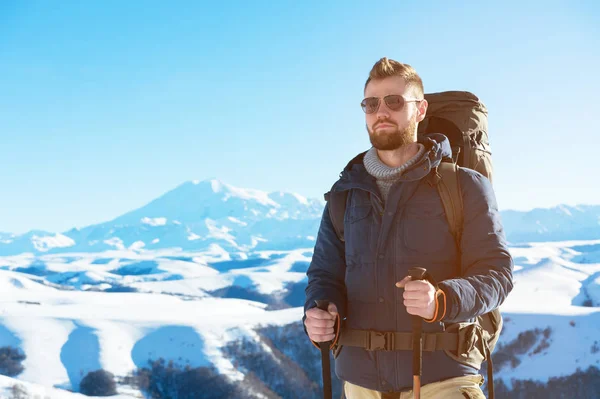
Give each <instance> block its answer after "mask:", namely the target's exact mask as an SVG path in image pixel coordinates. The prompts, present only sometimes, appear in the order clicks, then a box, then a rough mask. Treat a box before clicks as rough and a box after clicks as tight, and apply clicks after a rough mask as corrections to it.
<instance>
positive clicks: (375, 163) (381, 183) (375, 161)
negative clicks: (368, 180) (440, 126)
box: [363, 143, 425, 202]
mask: <svg viewBox="0 0 600 399" xmlns="http://www.w3.org/2000/svg"><path fill="white" fill-rule="evenodd" d="M417 145H418V146H419V150H418V152H417V154H416V155H415V156H414V157H412V158H411V159H409V160H408V161H407V162H406V163H404V164H403V165H400V166H399V167H397V168H390V167H389V166H387V165H386V164H384V163H383V162H381V160H380V159H379V156H378V155H377V150H376V149H375V147H371V149H369V150H368V151H367V153H366V154H365V157H364V160H363V163H364V165H365V168H366V169H367V172H369V174H370V175H371V176H373V177H374V178H375V179H377V186H378V187H379V190H380V191H381V195H382V196H383V201H384V202H385V201H386V200H387V196H388V193H389V191H390V188H391V187H392V185H393V184H394V183H396V182H397V181H399V180H400V177H401V176H402V173H403V172H404V171H405V170H407V169H408V168H410V167H411V166H412V165H414V164H415V163H416V162H417V161H418V160H419V159H421V157H422V156H423V154H424V153H425V146H424V145H423V144H421V143H418V144H417Z"/></svg>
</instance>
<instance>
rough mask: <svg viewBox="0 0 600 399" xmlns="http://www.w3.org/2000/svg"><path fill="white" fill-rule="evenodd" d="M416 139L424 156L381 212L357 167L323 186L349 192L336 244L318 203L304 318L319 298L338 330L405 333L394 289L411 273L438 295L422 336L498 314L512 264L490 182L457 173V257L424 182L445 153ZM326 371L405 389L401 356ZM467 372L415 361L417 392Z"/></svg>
mask: <svg viewBox="0 0 600 399" xmlns="http://www.w3.org/2000/svg"><path fill="white" fill-rule="evenodd" d="M419 140H420V142H422V143H423V144H425V146H426V148H427V151H426V152H425V154H424V156H423V157H422V158H421V159H420V160H419V161H418V162H417V163H416V164H415V165H414V166H413V167H411V168H410V169H409V170H408V171H406V172H405V173H404V174H403V177H402V179H401V181H400V182H398V183H396V184H394V185H393V186H392V188H391V189H390V192H389V195H388V199H387V201H386V203H385V206H382V204H383V201H382V198H381V194H380V192H379V189H378V187H377V184H376V180H375V179H374V178H373V177H372V176H371V175H369V174H368V173H367V171H366V169H365V167H364V165H363V164H362V163H355V164H353V165H350V166H349V167H347V168H346V169H345V170H344V171H343V172H342V174H341V176H340V179H339V180H338V181H337V182H336V183H335V184H334V185H333V187H332V190H333V191H342V190H349V195H348V202H347V209H346V214H345V219H344V229H345V243H344V242H342V241H340V240H339V239H338V237H337V236H336V233H335V230H334V228H333V225H332V223H331V219H330V217H329V214H328V204H327V205H326V207H325V210H324V212H323V217H322V221H321V225H320V228H319V232H318V237H317V241H316V244H315V248H314V254H313V257H312V261H311V264H310V266H309V268H308V271H307V276H308V286H307V288H306V303H305V311H306V310H308V309H310V308H312V307H314V306H315V303H314V301H315V300H317V299H326V300H329V301H331V302H333V303H335V304H336V306H337V308H338V311H339V314H340V316H341V318H342V320H343V322H342V323H343V324H345V326H346V327H347V328H351V329H361V330H377V331H404V332H410V331H411V315H409V314H408V313H407V312H406V308H405V306H404V304H403V293H404V290H403V289H399V288H397V287H396V286H395V283H396V282H397V281H400V280H402V278H404V277H405V276H406V275H407V273H408V269H410V268H411V267H415V266H420V267H424V268H426V269H427V270H428V271H429V273H430V274H431V276H432V277H433V278H434V279H435V280H436V281H437V282H438V283H439V288H440V289H442V290H443V291H444V293H445V294H446V298H447V306H446V315H445V317H444V318H443V319H442V320H441V321H440V322H434V323H423V332H440V331H443V326H444V323H453V322H461V321H469V320H473V319H474V318H475V317H477V316H478V315H481V314H484V313H487V312H489V311H490V310H492V309H494V308H496V307H498V306H499V305H501V304H502V303H503V301H504V300H505V298H506V296H507V295H508V293H509V292H510V291H511V290H512V287H513V283H512V270H513V261H512V258H511V255H510V253H509V251H508V247H507V242H506V240H505V234H504V231H503V227H502V223H501V220H500V213H499V211H498V207H497V203H496V198H495V195H494V191H493V189H492V186H491V183H490V181H489V180H488V179H487V178H485V177H484V176H483V175H481V174H480V173H478V172H476V171H473V170H471V169H462V168H461V169H460V170H459V182H460V186H461V192H462V196H463V203H464V224H463V231H462V241H461V243H460V249H459V248H457V245H456V242H455V240H454V237H453V235H452V233H451V232H450V230H449V226H448V223H447V220H446V216H445V213H444V208H443V205H442V202H441V199H440V197H439V194H438V192H437V189H436V188H435V187H432V186H431V185H429V184H428V183H427V181H428V179H424V178H425V177H426V176H427V175H428V174H429V172H430V171H431V169H432V168H433V167H435V166H437V165H439V163H440V161H441V159H442V157H445V156H451V149H450V144H449V142H448V139H447V138H446V137H445V136H443V135H440V134H432V135H428V136H426V137H421V138H420V139H419ZM459 262H462V270H465V273H464V275H461V272H460V270H461V264H460V263H459ZM305 317H306V316H305ZM305 317H304V318H305ZM335 362H336V363H335V369H336V374H337V376H338V377H339V378H340V379H342V380H345V381H349V382H351V383H353V384H357V385H360V386H363V387H366V388H369V389H374V390H378V391H390V390H391V391H401V390H406V389H411V388H412V352H411V351H367V350H365V349H363V348H359V347H352V346H345V347H343V348H342V349H341V351H340V352H339V355H338V356H337V357H336V359H335ZM477 372H478V370H476V369H474V368H471V367H469V366H465V365H462V364H460V363H458V362H456V361H454V360H452V359H451V358H450V357H449V356H448V355H446V354H445V353H444V351H435V352H423V368H422V379H421V381H422V384H427V383H430V382H434V381H440V380H443V379H446V378H451V377H457V376H462V375H467V374H476V373H477Z"/></svg>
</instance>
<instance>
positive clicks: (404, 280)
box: [396, 276, 411, 288]
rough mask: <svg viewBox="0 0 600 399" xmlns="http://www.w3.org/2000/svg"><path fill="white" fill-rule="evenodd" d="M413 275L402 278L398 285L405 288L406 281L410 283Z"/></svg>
mask: <svg viewBox="0 0 600 399" xmlns="http://www.w3.org/2000/svg"><path fill="white" fill-rule="evenodd" d="M410 279H411V277H410V276H406V277H404V278H403V279H402V280H400V281H398V282H397V283H396V287H398V288H404V287H405V285H406V283H408V282H409V281H410Z"/></svg>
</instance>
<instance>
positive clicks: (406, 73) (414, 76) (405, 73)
mask: <svg viewBox="0 0 600 399" xmlns="http://www.w3.org/2000/svg"><path fill="white" fill-rule="evenodd" d="M390 76H400V77H401V78H402V79H404V81H405V82H406V86H407V87H408V88H409V89H411V90H412V91H413V94H414V95H415V96H416V97H417V98H423V95H424V93H425V92H424V90H423V81H422V80H421V77H420V76H419V74H418V73H417V71H415V69H414V68H413V67H412V66H410V65H408V64H403V63H401V62H398V61H394V60H390V59H388V58H387V57H383V58H381V59H380V60H379V61H377V62H376V63H375V65H373V68H372V69H371V72H369V77H368V79H367V81H366V82H365V90H366V89H367V85H368V84H369V82H370V81H371V80H376V79H383V78H387V77H390Z"/></svg>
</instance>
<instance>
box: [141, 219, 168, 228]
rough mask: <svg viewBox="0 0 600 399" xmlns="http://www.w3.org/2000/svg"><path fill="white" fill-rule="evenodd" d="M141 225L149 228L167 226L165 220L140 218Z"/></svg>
mask: <svg viewBox="0 0 600 399" xmlns="http://www.w3.org/2000/svg"><path fill="white" fill-rule="evenodd" d="M142 223H143V224H147V225H149V226H165V225H166V224H167V218H149V217H144V218H142Z"/></svg>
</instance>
